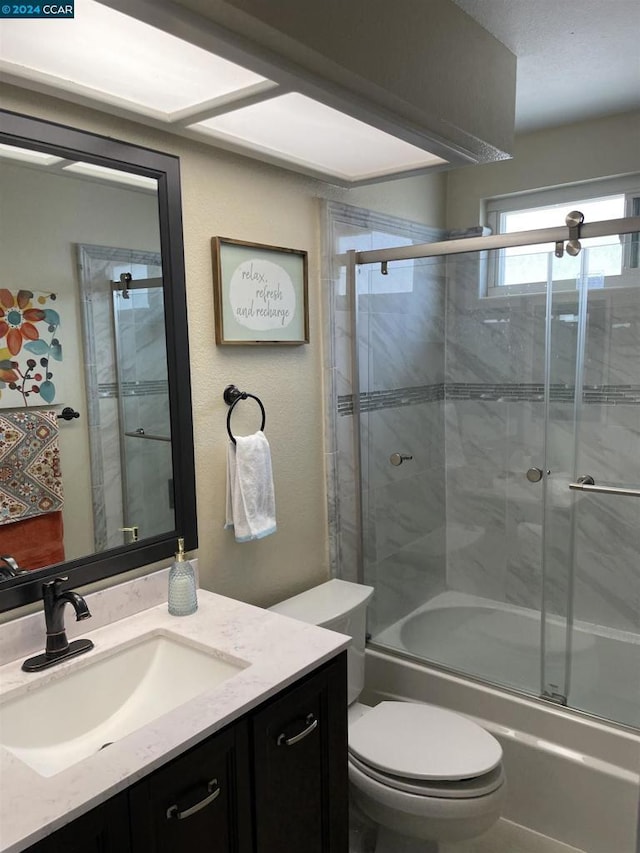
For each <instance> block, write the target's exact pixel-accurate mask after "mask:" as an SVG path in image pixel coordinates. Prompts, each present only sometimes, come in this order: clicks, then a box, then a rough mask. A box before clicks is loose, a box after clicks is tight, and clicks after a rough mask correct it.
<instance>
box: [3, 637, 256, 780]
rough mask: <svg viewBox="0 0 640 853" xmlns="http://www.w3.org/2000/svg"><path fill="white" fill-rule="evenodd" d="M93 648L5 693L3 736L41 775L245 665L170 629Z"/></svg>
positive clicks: (90, 751)
mask: <svg viewBox="0 0 640 853" xmlns="http://www.w3.org/2000/svg"><path fill="white" fill-rule="evenodd" d="M89 655H90V656H88V657H86V658H84V659H83V660H82V661H81V660H80V659H78V660H77V665H76V666H75V667H73V668H69V670H67V671H61V672H60V673H59V674H58V673H55V674H54V673H53V671H51V674H52V676H53V677H52V679H51V680H47V681H46V682H44V683H43V684H42V685H34V686H33V688H32V689H29V687H27V690H26V692H25V689H24V688H20V689H19V690H16V691H13V692H12V693H10V694H7V695H6V697H0V701H1V703H2V704H0V744H1V745H2V746H4V747H5V748H6V749H7V750H9V751H10V752H11V753H13V754H14V755H15V756H16V757H17V758H19V759H20V760H21V761H23V762H24V763H25V764H28V765H29V766H30V767H32V768H33V769H34V770H35V771H36V772H37V773H39V774H40V775H41V776H54V775H55V774H56V773H59V772H60V771H61V770H64V769H66V768H67V767H71V766H72V765H73V764H76V763H77V762H78V761H81V760H82V759H83V758H87V757H88V756H90V755H93V754H95V753H96V752H98V751H99V750H100V749H102V748H103V747H105V746H106V745H109V744H111V743H113V742H114V741H117V740H119V739H120V738H122V737H124V736H125V735H128V734H130V733H131V732H133V731H135V730H136V729H139V728H141V727H142V726H145V725H147V724H148V723H150V722H152V721H153V720H157V719H158V718H159V717H161V716H162V715H163V714H166V713H167V712H168V711H171V710H173V709H174V708H177V707H178V706H179V705H182V704H183V703H184V702H188V701H189V700H191V699H195V698H196V696H199V695H200V694H201V693H204V692H206V691H207V690H211V689H212V688H213V687H216V686H217V685H218V684H221V683H222V682H223V681H226V680H227V679H229V678H232V677H233V676H234V675H236V674H237V673H238V672H241V671H242V670H243V669H245V667H246V666H248V664H247V663H246V662H245V661H239V660H235V659H234V660H229V659H228V658H223V657H219V656H217V655H216V654H215V652H212V651H208V650H206V649H203V648H202V647H200V646H196V645H192V644H190V643H188V642H187V641H185V640H183V639H182V638H181V637H178V636H176V635H174V634H170V633H168V632H161V633H153V634H147V635H144V636H143V637H141V638H139V639H138V640H137V641H136V642H135V643H130V644H127V645H123V646H118V647H116V648H114V649H112V650H110V651H107V652H105V653H104V654H103V655H100V653H99V651H98V653H97V654H96V653H95V652H94V653H89ZM94 655H96V656H95V657H94ZM56 676H58V677H56Z"/></svg>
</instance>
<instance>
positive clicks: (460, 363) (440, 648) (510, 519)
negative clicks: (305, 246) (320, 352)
mask: <svg viewBox="0 0 640 853" xmlns="http://www.w3.org/2000/svg"><path fill="white" fill-rule="evenodd" d="M585 242H586V241H585ZM556 251H557V247H556V246H555V245H554V244H553V243H551V244H546V245H543V246H529V247H528V248H526V249H520V250H519V252H518V253H517V257H516V258H515V260H514V258H513V256H511V258H510V261H509V262H510V263H511V264H512V266H513V264H514V263H515V264H516V265H520V267H521V269H522V275H523V276H524V278H523V280H522V283H521V284H517V283H516V284H515V285H512V286H504V285H502V284H501V280H503V279H501V275H500V270H501V265H503V264H504V258H505V256H504V253H503V252H502V251H501V250H492V251H484V252H468V253H464V254H453V255H448V256H446V257H433V258H420V259H407V260H397V261H396V260H394V261H393V262H392V263H391V262H390V263H389V264H388V269H387V271H386V273H385V272H383V270H382V269H381V268H380V266H379V264H377V263H376V264H375V265H374V264H362V265H361V266H359V267H357V268H356V282H357V285H356V287H357V323H356V325H357V330H358V348H357V353H356V354H357V356H358V361H359V370H358V373H357V376H358V379H359V382H360V387H359V389H358V391H359V393H358V395H357V399H356V400H354V411H355V413H356V414H359V429H360V446H361V466H360V467H361V484H362V490H361V495H360V497H361V504H362V522H363V524H362V530H363V556H364V561H363V565H364V574H363V580H364V581H365V582H369V583H371V584H372V585H373V586H375V588H376V596H375V601H374V606H373V608H372V622H371V633H372V639H373V642H374V643H375V644H376V645H379V646H382V647H384V648H389V649H394V650H397V651H399V652H401V653H402V654H405V655H408V656H410V657H413V658H416V659H421V660H427V661H431V662H434V663H436V664H439V665H441V666H444V667H446V668H449V669H452V670H455V671H458V672H462V673H464V674H467V675H470V676H472V677H474V678H479V679H482V680H485V681H489V682H491V683H495V684H498V685H502V686H505V687H508V688H512V689H516V690H520V691H524V692H526V693H528V694H530V695H533V696H541V697H543V698H544V699H546V700H548V701H550V702H556V703H558V704H562V705H568V706H569V707H573V708H575V709H579V710H584V711H588V712H590V713H594V714H597V715H600V716H603V717H605V718H607V719H611V720H616V721H618V722H621V723H625V724H630V725H640V616H639V606H638V605H639V602H640V499H639V498H638V497H636V496H634V492H635V490H637V489H639V488H640V280H639V271H638V268H637V266H636V267H633V266H631V265H629V263H628V262H627V263H625V260H626V261H628V258H627V256H626V255H625V251H626V250H623V249H622V248H621V245H620V240H619V239H618V238H617V237H614V238H611V244H610V245H608V246H599V247H590V246H589V245H588V242H587V243H586V245H585V247H584V248H583V249H582V252H581V253H580V254H579V255H578V256H577V257H573V256H571V255H568V254H566V253H563V255H562V257H556ZM614 256H615V257H618V258H619V261H620V262H619V263H618V268H617V272H616V270H615V264H613V266H612V257H614ZM614 259H615V258H614ZM512 273H513V269H512ZM511 281H513V275H511ZM584 478H587V479H586V480H585V479H584ZM592 481H593V483H594V484H595V486H593V487H592V489H591V490H590V491H584V488H585V487H587V486H588V484H589V483H591V482H592ZM600 484H605V485H607V486H610V485H614V486H616V487H621V491H618V492H610V491H603V492H596V491H593V488H597V487H598V486H599V485H600ZM581 489H582V490H581Z"/></svg>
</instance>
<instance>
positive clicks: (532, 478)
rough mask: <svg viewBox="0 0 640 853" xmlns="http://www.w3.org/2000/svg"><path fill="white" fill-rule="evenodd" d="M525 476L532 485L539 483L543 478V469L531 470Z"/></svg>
mask: <svg viewBox="0 0 640 853" xmlns="http://www.w3.org/2000/svg"><path fill="white" fill-rule="evenodd" d="M525 476H526V478H527V480H528V481H529V482H530V483H539V482H540V480H541V479H542V477H543V472H542V468H529V470H528V471H527V473H526V475H525Z"/></svg>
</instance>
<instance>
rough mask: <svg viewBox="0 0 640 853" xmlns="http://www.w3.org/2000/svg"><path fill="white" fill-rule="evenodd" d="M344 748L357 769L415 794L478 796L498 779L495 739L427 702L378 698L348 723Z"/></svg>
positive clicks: (492, 787) (498, 755)
mask: <svg viewBox="0 0 640 853" xmlns="http://www.w3.org/2000/svg"><path fill="white" fill-rule="evenodd" d="M349 752H350V760H351V762H352V764H353V765H354V766H355V767H356V769H357V771H359V773H362V774H364V775H365V776H367V777H368V778H369V779H372V780H375V781H376V782H378V783H379V784H383V785H388V786H389V787H392V788H394V789H395V790H397V791H404V792H406V793H408V794H413V795H418V796H433V797H440V798H453V799H462V798H473V797H482V796H485V795H487V794H490V793H492V792H493V791H495V790H497V789H498V788H499V787H500V786H501V785H502V784H503V782H504V775H503V772H502V767H501V761H502V748H501V747H500V744H499V743H498V741H497V740H496V739H495V738H494V737H493V736H492V735H490V734H489V733H488V732H486V731H485V730H484V729H483V728H481V727H480V726H479V725H477V723H474V722H472V721H471V720H468V719H467V718H466V717H463V716H461V715H459V714H456V713H454V712H453V711H448V710H445V709H444V708H438V707H436V706H433V705H424V704H416V703H410V702H381V703H380V704H379V705H376V707H375V708H372V709H371V710H370V711H368V712H367V713H365V714H363V715H362V716H361V717H359V718H358V719H356V720H355V721H354V722H353V723H352V724H351V726H350V727H349Z"/></svg>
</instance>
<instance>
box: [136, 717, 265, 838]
mask: <svg viewBox="0 0 640 853" xmlns="http://www.w3.org/2000/svg"><path fill="white" fill-rule="evenodd" d="M247 740H248V739H247V732H246V724H245V723H244V722H242V723H239V724H237V725H235V726H233V727H232V728H231V729H229V730H227V731H223V732H221V733H220V734H217V735H215V736H214V737H212V738H211V739H210V740H208V741H205V742H204V743H203V744H200V745H199V746H197V747H194V748H193V749H191V750H190V751H189V752H187V753H186V754H185V755H183V756H181V757H180V758H177V759H176V760H175V761H172V762H170V763H169V764H168V765H167V766H166V767H163V768H161V769H160V770H158V771H156V772H155V773H153V774H152V775H151V776H150V777H149V778H148V779H145V780H143V781H142V782H140V783H139V784H138V785H136V786H134V787H133V788H132V789H131V793H130V808H131V842H132V844H131V849H132V853H177V851H185V853H249V851H251V849H252V847H251V835H252V832H251V810H250V809H251V806H250V794H249V779H250V773H249V758H248V748H247Z"/></svg>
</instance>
